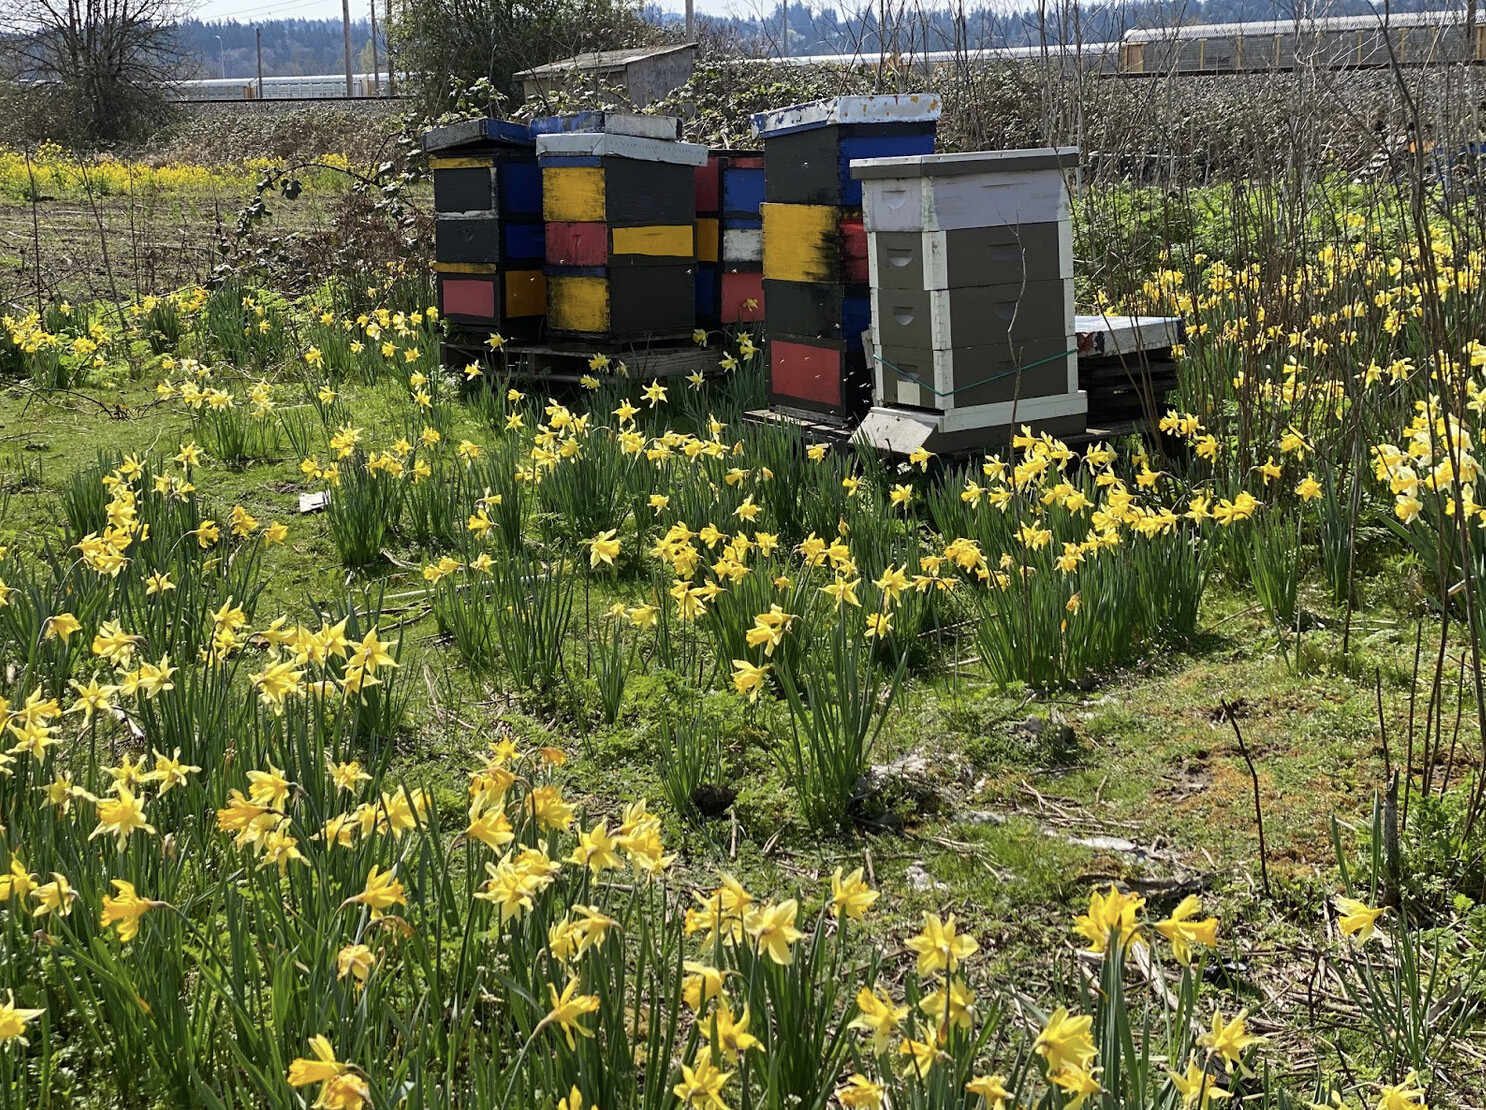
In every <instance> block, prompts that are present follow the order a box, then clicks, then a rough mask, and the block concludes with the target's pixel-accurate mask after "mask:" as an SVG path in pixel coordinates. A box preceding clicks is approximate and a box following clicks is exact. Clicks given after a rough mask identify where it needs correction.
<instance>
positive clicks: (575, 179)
mask: <svg viewBox="0 0 1486 1110" xmlns="http://www.w3.org/2000/svg"><path fill="white" fill-rule="evenodd" d="M605 215H606V208H605V198H604V171H603V168H602V167H600V166H547V167H544V168H543V170H542V219H544V220H546V221H547V222H548V223H602V222H603V221H604V217H605Z"/></svg>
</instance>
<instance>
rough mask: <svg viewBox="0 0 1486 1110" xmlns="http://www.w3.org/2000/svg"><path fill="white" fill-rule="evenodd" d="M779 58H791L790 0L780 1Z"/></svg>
mask: <svg viewBox="0 0 1486 1110" xmlns="http://www.w3.org/2000/svg"><path fill="white" fill-rule="evenodd" d="M779 56H780V57H781V58H788V57H789V0H779Z"/></svg>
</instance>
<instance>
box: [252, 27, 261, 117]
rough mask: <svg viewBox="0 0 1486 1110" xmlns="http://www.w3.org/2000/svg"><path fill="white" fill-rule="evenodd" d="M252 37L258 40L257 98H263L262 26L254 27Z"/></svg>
mask: <svg viewBox="0 0 1486 1110" xmlns="http://www.w3.org/2000/svg"><path fill="white" fill-rule="evenodd" d="M253 37H254V38H255V39H256V40H257V42H258V99H259V100H262V99H263V28H262V27H254V28H253Z"/></svg>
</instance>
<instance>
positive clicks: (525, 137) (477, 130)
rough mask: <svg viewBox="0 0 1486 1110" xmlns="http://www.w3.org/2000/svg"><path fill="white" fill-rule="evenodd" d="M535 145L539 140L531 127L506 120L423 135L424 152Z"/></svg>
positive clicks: (471, 122) (452, 126)
mask: <svg viewBox="0 0 1486 1110" xmlns="http://www.w3.org/2000/svg"><path fill="white" fill-rule="evenodd" d="M534 145H536V140H535V139H534V138H532V133H531V128H530V127H528V126H527V125H526V124H524V123H513V122H512V121H511V120H505V119H489V118H486V119H467V120H461V121H460V122H459V123H451V124H449V125H448V126H447V127H435V128H433V129H431V130H429V131H425V132H423V149H424V150H426V151H429V152H433V151H436V150H452V149H454V148H456V147H468V146H519V147H525V148H527V149H530V148H531V147H532V146H534Z"/></svg>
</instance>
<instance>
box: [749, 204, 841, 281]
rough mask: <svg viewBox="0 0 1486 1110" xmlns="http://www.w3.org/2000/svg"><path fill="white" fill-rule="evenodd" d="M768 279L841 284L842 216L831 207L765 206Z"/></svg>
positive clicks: (815, 205)
mask: <svg viewBox="0 0 1486 1110" xmlns="http://www.w3.org/2000/svg"><path fill="white" fill-rule="evenodd" d="M759 213H760V215H761V216H762V217H763V224H764V277H766V278H774V279H776V280H778V281H826V282H834V281H839V280H840V274H841V226H840V225H841V216H842V213H843V209H841V208H838V207H836V206H835V205H831V204H764V205H761V206H760V208H759Z"/></svg>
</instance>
